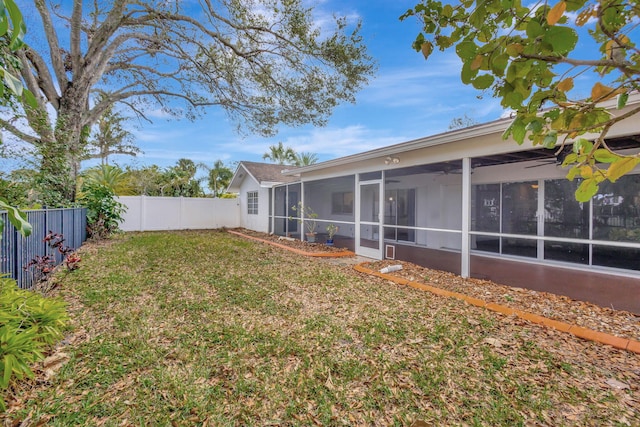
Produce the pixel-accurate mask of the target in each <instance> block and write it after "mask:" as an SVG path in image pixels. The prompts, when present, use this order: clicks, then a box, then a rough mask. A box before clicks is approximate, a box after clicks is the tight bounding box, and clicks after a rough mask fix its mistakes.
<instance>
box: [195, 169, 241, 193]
mask: <svg viewBox="0 0 640 427" xmlns="http://www.w3.org/2000/svg"><path fill="white" fill-rule="evenodd" d="M198 166H199V167H202V168H203V169H205V170H206V171H207V172H208V180H209V188H210V189H211V190H212V191H213V197H220V196H222V195H223V194H224V192H225V190H226V188H227V187H228V186H229V182H230V181H231V178H233V172H232V171H231V169H229V168H228V167H226V166H225V165H224V163H223V162H222V160H216V161H215V162H214V163H213V167H212V168H210V167H209V166H207V165H205V164H204V163H199V164H198Z"/></svg>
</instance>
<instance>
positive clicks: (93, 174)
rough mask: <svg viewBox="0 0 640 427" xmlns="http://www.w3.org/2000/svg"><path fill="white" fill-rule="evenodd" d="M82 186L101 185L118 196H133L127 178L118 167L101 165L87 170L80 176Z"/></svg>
mask: <svg viewBox="0 0 640 427" xmlns="http://www.w3.org/2000/svg"><path fill="white" fill-rule="evenodd" d="M83 185H103V186H105V187H108V188H109V189H111V191H113V192H114V193H115V194H116V195H118V196H128V195H131V194H133V189H132V186H131V182H130V181H129V176H128V174H127V173H126V172H125V171H123V170H122V169H120V167H119V166H112V165H101V166H95V167H93V168H90V169H87V170H86V171H85V172H84V173H83V174H82V179H81V188H82V186H83Z"/></svg>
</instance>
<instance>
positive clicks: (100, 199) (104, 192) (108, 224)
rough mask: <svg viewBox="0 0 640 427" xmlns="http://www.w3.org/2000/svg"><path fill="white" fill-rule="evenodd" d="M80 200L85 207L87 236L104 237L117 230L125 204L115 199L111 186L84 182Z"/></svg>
mask: <svg viewBox="0 0 640 427" xmlns="http://www.w3.org/2000/svg"><path fill="white" fill-rule="evenodd" d="M80 201H81V202H82V205H83V206H85V207H86V208H87V230H88V232H89V237H92V238H95V239H104V238H106V237H109V235H111V234H112V233H114V232H115V231H117V230H118V225H119V224H120V222H122V214H123V213H124V212H125V206H124V205H123V204H122V203H120V202H118V201H117V200H116V199H115V193H114V192H113V190H112V189H111V188H109V187H108V186H106V185H103V184H85V185H83V187H82V196H81V199H80Z"/></svg>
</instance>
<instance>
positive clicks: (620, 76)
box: [401, 0, 640, 201]
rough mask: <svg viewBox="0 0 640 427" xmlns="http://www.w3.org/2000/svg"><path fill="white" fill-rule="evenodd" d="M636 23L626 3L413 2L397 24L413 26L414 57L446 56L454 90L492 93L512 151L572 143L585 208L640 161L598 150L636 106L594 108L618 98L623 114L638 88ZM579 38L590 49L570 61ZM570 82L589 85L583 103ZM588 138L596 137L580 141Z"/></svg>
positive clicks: (632, 6) (633, 7) (571, 159)
mask: <svg viewBox="0 0 640 427" xmlns="http://www.w3.org/2000/svg"><path fill="white" fill-rule="evenodd" d="M639 15H640V14H639V12H638V4H637V2H635V1H630V0H599V1H588V0H560V1H554V2H533V3H529V4H527V5H526V6H523V5H522V3H521V2H520V1H519V0H459V1H457V2H453V3H443V2H440V1H438V0H422V1H421V2H420V3H419V4H418V5H416V6H415V8H413V9H411V10H409V11H407V12H406V13H405V14H404V15H403V16H402V17H401V19H406V18H408V17H411V16H415V17H417V18H418V19H420V20H421V21H422V24H423V32H422V33H420V34H418V36H417V38H416V40H415V42H414V44H413V46H414V48H415V49H416V50H417V51H421V52H422V53H423V55H424V56H425V57H426V58H428V57H429V56H430V55H431V53H432V52H433V50H434V49H435V48H438V49H440V50H446V49H455V51H456V53H457V55H458V56H459V57H460V59H461V60H462V72H461V79H462V82H463V83H465V84H470V85H472V86H473V87H474V88H476V89H478V90H481V91H491V93H492V94H493V96H495V97H497V98H499V99H500V101H501V104H502V106H503V107H504V108H506V109H512V110H514V112H515V118H514V120H513V123H512V124H511V126H510V127H509V128H508V129H507V131H506V132H505V134H504V137H505V138H508V137H513V138H514V139H515V140H516V141H517V142H518V143H520V144H522V143H523V142H524V141H525V140H526V139H528V140H530V141H532V142H533V144H535V145H542V146H544V147H547V148H553V149H556V150H558V151H557V152H558V153H561V152H562V150H563V148H564V145H565V144H570V143H571V144H572V147H573V153H572V154H570V155H568V156H567V157H566V158H565V161H564V164H565V165H571V166H572V167H571V169H570V171H569V175H568V177H569V178H570V179H573V178H575V177H577V176H581V177H582V178H583V181H582V183H581V184H580V186H579V188H578V191H577V192H576V197H577V198H578V200H581V201H586V200H589V199H590V198H591V197H592V196H593V195H594V194H596V192H597V191H598V184H599V183H601V182H603V181H604V180H609V181H611V182H615V181H616V180H617V179H618V178H620V177H621V176H623V175H624V174H626V173H628V172H630V171H631V170H632V169H633V168H634V167H635V166H636V165H638V164H639V163H640V153H635V154H631V155H622V154H621V153H619V152H614V150H612V149H610V147H608V146H607V143H606V136H607V133H608V131H609V130H610V128H611V127H612V126H613V125H614V124H616V123H617V122H619V121H621V120H626V119H628V118H629V117H631V116H633V115H635V114H637V113H638V112H640V107H639V106H637V105H635V106H633V107H632V108H631V109H629V110H628V111H625V112H624V113H618V114H611V113H610V112H609V111H607V109H606V108H605V107H606V105H603V101H607V100H613V99H615V98H617V103H618V107H619V109H622V108H623V107H625V105H626V102H627V98H628V96H629V94H630V93H632V92H634V91H637V90H638V89H639V78H640V49H638V47H637V46H636V42H637V40H635V41H634V40H633V38H634V37H636V38H637V36H638V33H637V25H638V16H639ZM581 27H588V28H582V29H581ZM586 30H588V31H586ZM580 38H582V39H581V40H580V41H581V42H582V45H588V44H589V42H590V43H592V44H593V45H594V46H595V48H593V49H592V50H591V51H589V52H584V51H582V52H580V53H579V54H578V53H577V52H576V46H578V41H579V39H580ZM585 56H586V57H585ZM579 79H580V80H583V81H584V80H586V81H591V85H590V94H591V96H589V97H587V98H586V99H585V98H584V97H581V96H580V95H579V92H578V91H572V88H573V87H574V84H576V83H577V82H578V80H579ZM576 94H577V95H576ZM636 120H637V118H636ZM587 133H596V134H597V137H596V138H595V139H594V140H591V141H590V140H587V139H586V138H583V137H582V138H581V136H583V135H585V134H587ZM603 164H604V166H603ZM606 165H608V167H607V166H606Z"/></svg>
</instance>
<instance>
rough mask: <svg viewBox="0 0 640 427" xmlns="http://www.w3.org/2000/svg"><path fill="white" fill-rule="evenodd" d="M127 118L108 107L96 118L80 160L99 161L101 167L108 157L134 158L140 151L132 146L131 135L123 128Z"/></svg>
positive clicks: (107, 162) (106, 163)
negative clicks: (117, 155) (120, 155)
mask: <svg viewBox="0 0 640 427" xmlns="http://www.w3.org/2000/svg"><path fill="white" fill-rule="evenodd" d="M126 121H127V118H126V117H124V116H123V115H122V114H120V113H119V112H117V111H114V110H113V106H110V107H109V108H107V110H105V112H104V113H103V114H102V116H100V117H99V118H98V121H97V123H96V125H95V126H94V129H93V132H92V133H91V136H90V137H89V140H88V141H87V145H86V147H85V154H84V156H82V160H89V159H100V164H101V165H103V166H104V165H108V164H109V156H111V155H114V154H123V155H127V156H134V157H135V156H136V155H138V154H139V153H140V152H141V150H140V149H139V148H138V147H136V146H135V145H133V143H132V140H133V134H132V133H131V132H129V131H128V130H127V129H126V128H125V123H126Z"/></svg>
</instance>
